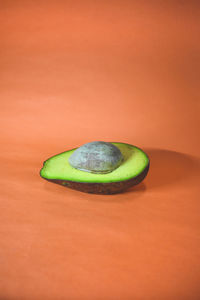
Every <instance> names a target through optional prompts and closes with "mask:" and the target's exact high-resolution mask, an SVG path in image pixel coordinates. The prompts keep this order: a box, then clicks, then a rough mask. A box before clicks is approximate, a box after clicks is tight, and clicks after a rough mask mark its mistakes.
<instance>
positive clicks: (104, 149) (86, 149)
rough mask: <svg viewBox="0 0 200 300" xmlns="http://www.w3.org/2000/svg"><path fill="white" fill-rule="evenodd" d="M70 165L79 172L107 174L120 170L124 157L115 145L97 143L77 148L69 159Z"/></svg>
mask: <svg viewBox="0 0 200 300" xmlns="http://www.w3.org/2000/svg"><path fill="white" fill-rule="evenodd" d="M68 161H69V164H70V165H71V166H72V167H73V168H76V169H78V170H81V171H85V172H90V173H97V174H106V173H110V172H112V171H113V170H115V169H116V168H118V167H119V166H120V165H121V163H122V162H123V155H122V153H121V151H120V150H119V148H117V147H116V146H115V145H113V144H111V143H108V142H103V141H95V142H90V143H87V144H84V145H82V146H81V147H79V148H77V149H76V150H75V151H74V152H73V153H72V155H71V156H70V157H69V159H68Z"/></svg>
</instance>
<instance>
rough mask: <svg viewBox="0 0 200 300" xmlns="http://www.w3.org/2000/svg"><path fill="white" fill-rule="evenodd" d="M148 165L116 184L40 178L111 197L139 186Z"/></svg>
mask: <svg viewBox="0 0 200 300" xmlns="http://www.w3.org/2000/svg"><path fill="white" fill-rule="evenodd" d="M149 165H150V163H148V165H147V166H146V168H145V169H144V170H143V171H142V173H140V174H139V175H138V176H136V177H133V178H131V179H128V180H124V181H117V182H106V183H101V182H98V183H94V182H75V181H70V180H59V179H47V178H44V177H42V176H41V177H42V178H43V179H45V180H47V181H50V182H53V183H57V184H59V185H62V186H65V187H68V188H71V189H74V190H77V191H80V192H84V193H91V194H101V195H111V194H117V193H121V192H123V191H124V190H126V189H128V188H130V187H132V186H134V185H137V184H139V183H140V182H142V181H143V180H144V178H145V177H146V175H147V173H148V171H149Z"/></svg>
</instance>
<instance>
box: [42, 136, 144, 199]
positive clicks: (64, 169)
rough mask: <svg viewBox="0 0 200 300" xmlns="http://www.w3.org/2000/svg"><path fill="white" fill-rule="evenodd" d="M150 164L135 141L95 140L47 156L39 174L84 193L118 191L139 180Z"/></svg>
mask: <svg viewBox="0 0 200 300" xmlns="http://www.w3.org/2000/svg"><path fill="white" fill-rule="evenodd" d="M149 165H150V160H149V157H148V156H147V154H146V153H145V152H144V151H143V150H142V149H140V148H138V147H136V146H134V145H130V144H126V143H120V142H109V143H108V142H102V141H95V142H90V143H87V144H84V145H82V146H81V147H79V148H73V149H71V150H68V151H65V152H62V153H59V154H57V155H55V156H52V157H50V158H48V159H47V160H46V161H44V163H43V167H42V169H41V170H40V176H41V177H42V178H43V179H45V180H48V181H50V182H53V183H57V184H60V185H63V186H66V187H69V188H72V189H75V190H78V191H81V192H85V193H94V194H115V193H120V192H122V191H124V190H126V189H128V188H130V187H132V186H134V185H136V184H138V183H140V182H141V181H142V180H143V179H144V178H145V177H146V175H147V173H148V170H149Z"/></svg>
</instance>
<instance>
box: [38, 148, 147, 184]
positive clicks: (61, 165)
mask: <svg viewBox="0 0 200 300" xmlns="http://www.w3.org/2000/svg"><path fill="white" fill-rule="evenodd" d="M113 144H114V145H115V146H116V147H118V149H119V150H120V151H121V153H122V156H123V162H122V163H121V164H120V165H119V166H118V167H117V168H116V169H115V170H113V171H112V172H109V173H107V174H97V173H94V172H87V171H84V172H83V170H79V169H76V168H73V167H72V166H71V165H70V163H69V157H70V156H71V155H72V153H73V152H74V150H72V151H70V150H69V151H66V152H63V153H60V154H57V155H55V156H53V157H50V158H49V159H47V160H46V161H45V162H44V166H43V167H42V169H41V172H40V175H41V176H42V177H44V178H47V179H64V180H72V181H76V182H116V181H124V180H129V179H131V178H134V177H136V176H138V175H139V174H141V173H142V172H143V171H144V169H145V168H146V167H147V165H148V164H149V158H148V157H147V155H146V153H144V151H142V150H141V149H138V147H135V146H133V145H129V144H126V143H113ZM76 149H77V148H76ZM87 151H88V150H87ZM82 169H83V168H82Z"/></svg>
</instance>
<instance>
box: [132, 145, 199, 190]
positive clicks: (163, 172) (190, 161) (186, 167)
mask: <svg viewBox="0 0 200 300" xmlns="http://www.w3.org/2000/svg"><path fill="white" fill-rule="evenodd" d="M143 150H144V151H145V152H146V153H147V155H148V156H149V158H150V168H149V173H148V174H147V177H146V178H145V179H144V183H145V185H146V188H147V189H152V188H153V189H154V188H159V187H162V186H169V185H174V184H176V183H178V182H181V183H183V182H185V184H187V181H189V180H190V179H191V178H193V177H194V176H197V174H198V173H199V171H200V159H199V158H198V157H195V156H192V155H188V154H184V153H181V152H176V151H170V150H164V149H153V148H146V149H145V148H144V149H143ZM138 187H139V186H138ZM133 189H134V187H133V188H132V191H133Z"/></svg>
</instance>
